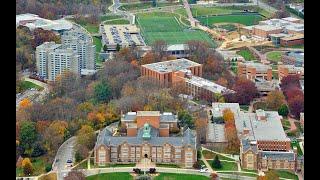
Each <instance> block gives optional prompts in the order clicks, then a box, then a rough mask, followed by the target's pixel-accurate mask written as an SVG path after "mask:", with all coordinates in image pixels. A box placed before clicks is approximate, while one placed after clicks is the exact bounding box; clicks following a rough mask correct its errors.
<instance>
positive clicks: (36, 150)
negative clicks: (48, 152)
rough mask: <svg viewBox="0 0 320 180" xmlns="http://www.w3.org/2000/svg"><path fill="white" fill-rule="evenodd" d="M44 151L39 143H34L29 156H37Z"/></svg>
mask: <svg viewBox="0 0 320 180" xmlns="http://www.w3.org/2000/svg"><path fill="white" fill-rule="evenodd" d="M44 153H45V150H44V149H43V147H42V146H41V145H40V144H39V143H36V144H35V145H34V148H33V151H32V153H31V157H39V156H41V155H43V154H44Z"/></svg>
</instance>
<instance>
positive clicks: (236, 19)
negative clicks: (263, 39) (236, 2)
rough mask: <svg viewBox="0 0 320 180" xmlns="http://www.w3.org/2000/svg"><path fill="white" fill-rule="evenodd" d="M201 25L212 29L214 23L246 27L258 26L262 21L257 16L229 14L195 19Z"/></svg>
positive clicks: (260, 17)
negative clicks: (237, 24)
mask: <svg viewBox="0 0 320 180" xmlns="http://www.w3.org/2000/svg"><path fill="white" fill-rule="evenodd" d="M197 19H198V20H199V21H200V22H201V24H203V25H205V26H208V27H212V25H214V24H215V23H239V24H243V25H246V26H251V25H254V24H258V23H259V21H261V20H262V16H260V15H259V14H236V15H235V14H230V15H220V16H209V17H206V16H201V17H197Z"/></svg>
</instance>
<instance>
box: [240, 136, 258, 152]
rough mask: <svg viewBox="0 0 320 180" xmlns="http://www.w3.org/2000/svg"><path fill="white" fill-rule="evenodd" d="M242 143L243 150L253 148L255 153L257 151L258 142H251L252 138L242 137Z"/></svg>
mask: <svg viewBox="0 0 320 180" xmlns="http://www.w3.org/2000/svg"><path fill="white" fill-rule="evenodd" d="M241 145H242V150H243V152H246V151H248V150H250V149H251V150H252V151H253V152H254V153H257V151H258V148H257V145H256V144H254V145H253V144H250V140H249V139H241Z"/></svg>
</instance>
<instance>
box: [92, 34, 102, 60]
mask: <svg viewBox="0 0 320 180" xmlns="http://www.w3.org/2000/svg"><path fill="white" fill-rule="evenodd" d="M93 44H94V45H96V62H97V63H102V61H101V59H100V55H99V53H100V50H101V48H102V43H101V39H100V38H98V37H93Z"/></svg>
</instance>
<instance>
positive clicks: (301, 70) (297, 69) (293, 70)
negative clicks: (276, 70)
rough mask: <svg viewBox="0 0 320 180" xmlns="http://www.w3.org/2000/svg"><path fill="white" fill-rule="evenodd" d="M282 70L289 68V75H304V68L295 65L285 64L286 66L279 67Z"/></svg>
mask: <svg viewBox="0 0 320 180" xmlns="http://www.w3.org/2000/svg"><path fill="white" fill-rule="evenodd" d="M278 67H281V68H288V70H289V73H298V74H299V73H301V74H304V67H296V66H295V65H290V64H285V65H278Z"/></svg>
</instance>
